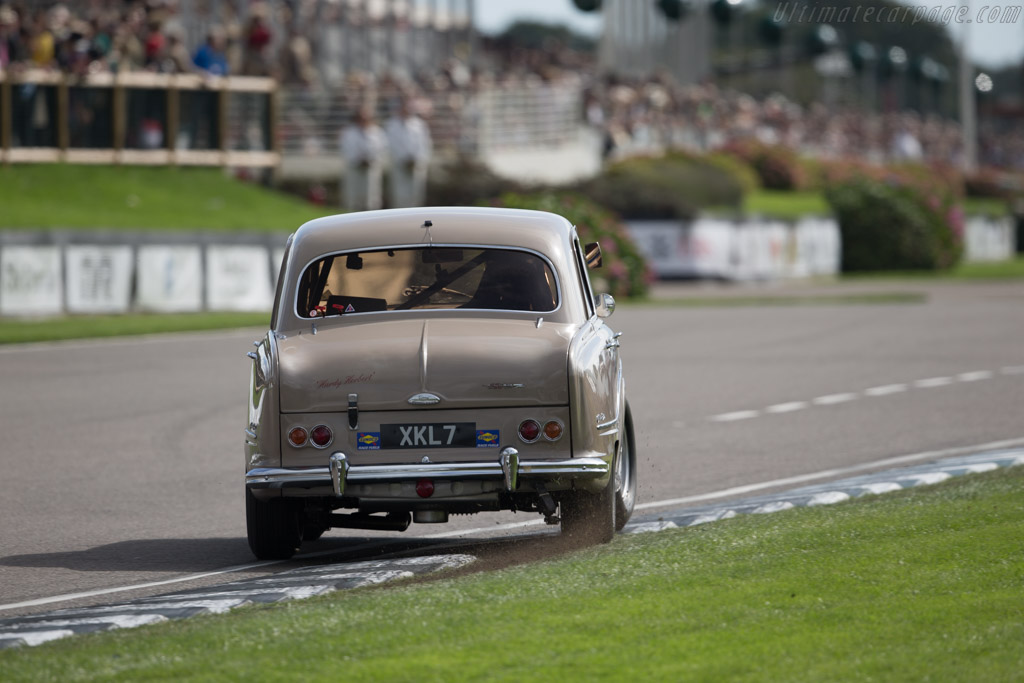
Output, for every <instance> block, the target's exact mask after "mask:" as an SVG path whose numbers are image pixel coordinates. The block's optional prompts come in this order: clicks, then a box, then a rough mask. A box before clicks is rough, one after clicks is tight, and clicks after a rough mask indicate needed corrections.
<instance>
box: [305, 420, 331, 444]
mask: <svg viewBox="0 0 1024 683" xmlns="http://www.w3.org/2000/svg"><path fill="white" fill-rule="evenodd" d="M309 440H310V441H312V442H313V445H314V446H316V447H317V448H327V447H328V446H330V445H331V442H332V441H334V432H332V431H331V428H330V427H328V426H327V425H317V426H316V427H313V430H312V431H311V432H310V433H309Z"/></svg>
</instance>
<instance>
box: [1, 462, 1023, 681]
mask: <svg viewBox="0 0 1024 683" xmlns="http://www.w3.org/2000/svg"><path fill="white" fill-rule="evenodd" d="M1022 528H1024V468H1012V469H1009V470H1001V471H997V472H991V473H987V474H983V475H971V476H967V477H959V478H956V479H954V480H951V481H949V482H946V483H945V484H940V485H938V486H935V487H927V488H924V489H915V490H910V491H905V492H900V493H896V494H889V495H886V496H882V497H877V498H871V499H859V500H856V501H853V502H849V503H844V504H840V505H836V506H828V507H817V508H800V509H795V510H790V511H787V512H783V513H777V514H774V515H749V516H743V517H738V518H735V519H732V520H727V521H723V522H717V523H714V524H710V525H703V526H700V527H695V528H691V529H685V530H682V529H680V530H672V531H665V532H661V533H656V534H642V535H636V536H620V537H617V538H616V539H615V541H614V542H613V543H611V544H610V545H608V546H603V547H600V548H595V549H591V550H586V551H581V552H578V553H576V554H573V555H568V556H565V557H563V558H560V559H558V560H554V561H546V562H541V563H536V564H533V565H525V566H521V567H516V568H512V569H505V570H501V571H497V572H492V573H485V574H476V575H471V576H466V577H460V578H448V579H442V580H438V581H435V582H430V583H420V584H412V585H404V586H401V585H399V586H395V587H391V588H385V589H373V590H357V591H353V592H349V593H338V594H334V595H331V596H324V597H320V598H314V599H311V600H307V601H301V602H293V603H288V604H282V605H276V606H268V607H256V608H245V609H241V610H237V611H235V612H233V613H230V614H228V615H225V616H222V617H203V618H196V619H191V620H185V621H177V622H172V623H169V624H162V625H157V626H152V627H145V628H142V629H136V630H131V631H122V632H111V633H104V634H98V635H93V636H82V637H76V638H71V639H67V640H63V641H56V642H53V643H49V644H46V645H42V646H40V647H37V648H19V649H15V650H7V651H3V652H0V671H2V672H3V674H4V676H3V677H4V679H5V680H7V681H20V680H31V681H48V680H50V681H71V680H94V679H104V680H108V679H113V680H150V679H157V678H159V679H162V680H180V679H191V680H223V679H229V680H260V681H272V680H280V681H290V680H296V679H299V680H306V681H314V680H322V681H336V680H339V679H344V680H347V681H380V680H383V681H421V680H422V681H452V680H503V681H521V680H530V679H536V678H543V679H546V680H556V681H557V680H571V681H582V680H588V681H589V680H613V681H622V680H644V681H646V680H654V681H681V680H687V681H688V680H701V681H857V680H864V681H867V680H874V681H927V680H935V681H1012V680H1020V676H1021V671H1024V648H1022V647H1021V643H1022V642H1024V600H1022V598H1021V595H1022V589H1024V535H1022V534H1021V529H1022Z"/></svg>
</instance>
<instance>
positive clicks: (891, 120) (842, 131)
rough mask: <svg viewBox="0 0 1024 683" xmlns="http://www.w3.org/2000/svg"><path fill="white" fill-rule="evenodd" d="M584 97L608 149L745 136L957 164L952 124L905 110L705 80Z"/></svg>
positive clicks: (621, 86) (612, 88)
mask: <svg viewBox="0 0 1024 683" xmlns="http://www.w3.org/2000/svg"><path fill="white" fill-rule="evenodd" d="M586 101H587V104H586V117H587V120H588V121H589V122H590V123H591V124H592V125H593V126H596V127H599V128H601V129H602V130H603V131H604V133H605V139H606V143H605V150H606V153H607V154H608V155H622V156H629V155H632V154H637V153H647V152H649V151H655V150H658V149H669V148H678V149H688V150H699V151H708V150H713V149H717V148H720V147H724V146H727V145H729V144H732V143H735V142H737V141H746V140H754V141H757V142H760V143H763V144H768V145H776V144H777V145H784V146H786V147H790V148H792V149H795V150H798V151H799V152H801V153H802V154H805V155H808V156H814V157H820V158H829V159H837V158H860V159H863V160H866V161H869V162H874V163H880V162H884V161H936V162H945V163H951V164H957V163H958V162H959V161H960V156H961V155H962V153H963V149H962V144H961V133H960V126H959V125H958V124H957V123H956V122H954V121H951V120H949V119H945V118H942V117H939V116H936V115H927V116H924V115H921V114H919V113H917V112H915V111H910V110H907V111H893V112H885V113H868V112H864V111H863V110H861V109H855V108H852V107H851V108H838V109H837V108H831V109H829V108H826V107H825V106H824V105H823V104H821V103H814V104H811V105H810V106H801V105H799V104H797V103H795V102H793V101H791V100H789V99H787V98H785V97H783V96H782V95H778V94H775V95H771V96H769V97H766V98H764V99H760V100H759V99H755V98H754V97H751V96H749V95H745V94H742V93H737V92H735V91H728V90H722V89H720V88H718V87H716V86H715V85H713V84H705V85H696V86H685V87H678V86H674V85H672V84H670V83H666V82H644V83H624V82H611V83H601V84H599V85H597V86H595V87H593V88H591V89H590V91H589V93H588V97H587V100H586ZM1018 138H1019V136H1018ZM1009 142H1010V141H1009V140H1004V141H1003V144H1004V145H1006V144H1007V143H1009ZM1017 143H1018V144H1019V143H1020V139H1018V140H1017ZM1016 161H1017V163H1018V164H1019V165H1021V166H1024V148H1019V149H1018V152H1017V159H1016Z"/></svg>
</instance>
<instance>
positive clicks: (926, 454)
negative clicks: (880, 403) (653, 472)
mask: <svg viewBox="0 0 1024 683" xmlns="http://www.w3.org/2000/svg"><path fill="white" fill-rule="evenodd" d="M1015 446H1024V438H1019V439H1008V440H1006V441H992V442H989V443H982V444H977V445H975V446H964V447H962V448H945V449H942V450H937V451H922V452H920V453H911V454H909V455H898V456H896V457H894V458H883V459H882V460H873V461H871V462H866V463H862V464H860V465H851V466H849V467H838V468H835V469H831V470H821V471H820V472H811V473H809V474H801V475H797V476H795V477H786V478H784V479H773V480H771V481H762V482H759V483H756V484H747V485H746V486H734V487H733V488H730V489H723V490H721V491H712V492H711V493H699V494H697V495H694V496H686V497H684V498H672V499H669V500H658V501H653V502H650V503H643V504H642V505H637V506H636V509H637V510H650V509H652V508H659V507H672V506H676V505H687V504H689V503H700V502H702V501H705V500H714V499H716V498H728V497H731V496H741V495H744V494H747V493H753V492H754V491H761V490H764V489H770V488H775V487H777V486H790V485H793V484H802V483H804V482H808V481H814V480H815V479H826V478H829V477H843V476H846V475H848V474H853V473H855V472H863V471H865V470H872V469H876V468H879V467H889V466H893V465H903V464H906V463H908V462H914V461H917V460H929V459H935V458H947V457H951V456H954V455H964V454H967V453H976V452H977V453H980V452H982V451H989V450H997V449H1000V448H1012V447H1015Z"/></svg>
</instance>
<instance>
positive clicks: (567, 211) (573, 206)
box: [490, 192, 654, 297]
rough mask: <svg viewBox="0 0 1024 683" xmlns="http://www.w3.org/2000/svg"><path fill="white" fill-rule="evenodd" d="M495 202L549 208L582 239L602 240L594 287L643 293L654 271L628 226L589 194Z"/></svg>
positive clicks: (620, 293)
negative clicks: (567, 221) (562, 217)
mask: <svg viewBox="0 0 1024 683" xmlns="http://www.w3.org/2000/svg"><path fill="white" fill-rule="evenodd" d="M490 205H491V206H504V207H508V208H515V209H532V210H535V211H549V212H551V213H556V214H558V215H560V216H564V217H565V218H567V219H568V220H569V222H570V223H572V224H573V225H575V226H576V229H577V230H578V232H579V236H580V241H581V242H584V243H586V242H599V243H600V244H601V253H602V256H603V261H604V262H603V265H602V266H601V267H600V268H598V269H597V270H594V271H591V279H592V281H593V284H594V287H595V288H596V289H597V291H599V292H608V293H610V294H612V295H613V296H616V297H642V296H644V295H646V294H647V288H648V286H649V285H650V283H651V282H652V281H653V279H654V273H653V272H652V271H651V270H650V269H649V268H648V267H647V262H646V260H644V257H643V256H642V255H641V254H640V251H639V250H638V249H637V248H636V244H634V243H633V240H632V238H630V236H629V233H628V232H627V230H626V228H625V226H623V225H622V223H620V222H619V221H618V220H617V219H616V217H615V216H614V215H613V214H612V213H610V212H608V211H606V210H605V209H603V208H601V207H600V206H598V205H597V204H596V203H594V202H592V201H590V200H589V199H587V198H586V197H582V196H580V195H577V194H573V193H568V192H541V193H535V194H515V193H508V194H504V195H502V196H501V198H500V199H497V200H495V201H492V202H490Z"/></svg>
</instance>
